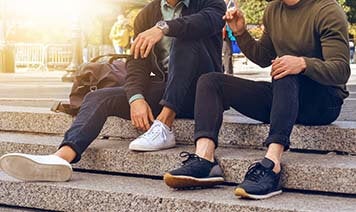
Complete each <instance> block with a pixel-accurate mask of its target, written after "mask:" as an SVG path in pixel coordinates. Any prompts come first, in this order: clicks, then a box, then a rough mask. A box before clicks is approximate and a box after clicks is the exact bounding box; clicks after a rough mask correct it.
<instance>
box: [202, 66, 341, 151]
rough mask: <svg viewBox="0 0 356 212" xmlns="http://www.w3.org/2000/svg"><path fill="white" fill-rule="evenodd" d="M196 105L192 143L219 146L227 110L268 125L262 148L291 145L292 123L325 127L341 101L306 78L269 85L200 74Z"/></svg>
mask: <svg viewBox="0 0 356 212" xmlns="http://www.w3.org/2000/svg"><path fill="white" fill-rule="evenodd" d="M196 95H197V98H196V103H195V141H197V140H198V139H199V138H210V139H212V140H213V141H214V142H215V146H216V147H217V146H218V133H219V130H220V127H221V124H222V119H223V112H224V110H227V109H229V108H230V107H232V108H234V109H235V110H237V111H239V112H240V113H242V114H244V115H246V116H248V117H250V118H253V119H255V120H258V121H261V122H263V123H269V124H270V131H269V135H268V137H267V139H266V141H265V142H264V145H265V146H268V145H269V144H271V143H279V144H282V145H283V146H284V147H285V150H287V149H288V148H289V145H290V140H289V137H290V134H291V132H292V128H293V125H294V124H303V125H326V124H330V123H331V122H333V121H335V120H336V119H337V117H338V116H339V114H340V110H341V105H342V103H343V100H342V99H340V98H339V97H337V96H336V91H335V88H333V87H329V86H324V85H321V84H319V83H317V82H315V81H313V80H311V79H309V78H307V77H305V76H302V75H294V76H287V77H284V78H282V79H279V80H273V81H272V83H270V82H255V81H251V80H246V79H241V78H237V77H233V76H228V75H223V74H219V73H211V74H205V75H203V76H202V77H201V78H200V79H199V82H198V86H197V94H196Z"/></svg>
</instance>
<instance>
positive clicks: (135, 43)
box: [130, 35, 140, 55]
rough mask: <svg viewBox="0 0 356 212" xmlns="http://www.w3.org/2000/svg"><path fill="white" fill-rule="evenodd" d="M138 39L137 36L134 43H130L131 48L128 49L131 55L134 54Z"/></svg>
mask: <svg viewBox="0 0 356 212" xmlns="http://www.w3.org/2000/svg"><path fill="white" fill-rule="evenodd" d="M139 39H140V35H138V36H137V37H136V39H135V40H134V42H133V43H132V45H131V48H130V52H131V55H134V54H135V48H136V45H137V42H138V40H139Z"/></svg>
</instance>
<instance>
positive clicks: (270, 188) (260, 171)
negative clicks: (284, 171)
mask: <svg viewBox="0 0 356 212" xmlns="http://www.w3.org/2000/svg"><path fill="white" fill-rule="evenodd" d="M273 168H274V162H273V161H272V160H270V159H268V158H264V159H263V160H262V161H261V162H257V163H254V164H252V165H251V166H250V167H249V168H248V171H247V173H246V175H245V179H244V181H243V182H242V183H241V184H240V185H239V186H238V187H237V188H236V189H235V195H236V196H239V197H242V198H249V199H266V198H269V197H272V196H275V195H277V194H280V193H282V187H281V182H280V181H281V180H280V179H281V172H279V173H278V174H276V173H274V172H273Z"/></svg>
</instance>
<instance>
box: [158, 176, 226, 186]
mask: <svg viewBox="0 0 356 212" xmlns="http://www.w3.org/2000/svg"><path fill="white" fill-rule="evenodd" d="M163 180H164V182H165V183H166V185H167V186H169V187H171V188H191V187H212V186H216V185H219V184H221V183H223V182H224V178H222V177H212V178H205V179H199V178H195V177H188V176H174V175H171V174H169V173H166V174H165V175H164V176H163Z"/></svg>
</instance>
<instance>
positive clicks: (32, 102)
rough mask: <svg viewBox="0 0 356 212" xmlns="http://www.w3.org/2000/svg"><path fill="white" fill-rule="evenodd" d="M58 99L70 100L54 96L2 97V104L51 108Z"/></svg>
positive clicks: (0, 100)
mask: <svg viewBox="0 0 356 212" xmlns="http://www.w3.org/2000/svg"><path fill="white" fill-rule="evenodd" d="M58 101H69V100H68V99H54V98H0V105H2V106H20V107H42V108H51V107H52V106H53V104H54V103H55V102H58Z"/></svg>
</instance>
